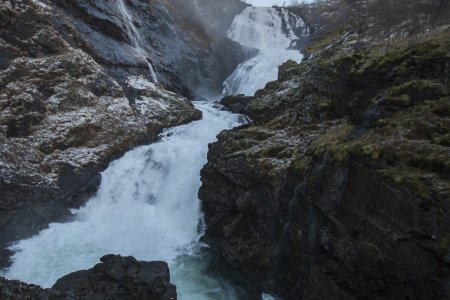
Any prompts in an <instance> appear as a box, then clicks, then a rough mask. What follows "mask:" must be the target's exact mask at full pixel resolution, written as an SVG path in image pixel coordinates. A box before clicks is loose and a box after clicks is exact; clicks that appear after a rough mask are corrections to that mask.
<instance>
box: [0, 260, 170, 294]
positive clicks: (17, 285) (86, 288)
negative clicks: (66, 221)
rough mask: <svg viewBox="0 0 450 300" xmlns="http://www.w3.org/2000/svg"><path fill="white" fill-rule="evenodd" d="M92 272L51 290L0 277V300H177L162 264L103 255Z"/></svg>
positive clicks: (64, 279)
mask: <svg viewBox="0 0 450 300" xmlns="http://www.w3.org/2000/svg"><path fill="white" fill-rule="evenodd" d="M100 260H101V263H99V264H97V265H95V266H94V267H93V268H92V269H89V270H83V271H78V272H74V273H71V274H68V275H66V276H64V277H62V278H60V279H59V280H58V281H57V282H56V283H55V285H54V286H53V287H52V288H51V289H43V288H41V287H39V286H36V285H31V284H26V283H22V282H19V281H8V280H5V279H4V278H2V277H0V299H2V300H13V299H14V300H26V299H34V300H63V299H64V300H88V299H95V300H176V299H177V292H176V287H175V286H174V285H173V284H171V283H170V274H169V268H168V266H167V264H166V263H165V262H162V261H151V262H142V261H137V260H136V259H135V258H133V257H131V256H128V257H122V256H119V255H112V254H110V255H105V256H103V257H102V258H101V259H100Z"/></svg>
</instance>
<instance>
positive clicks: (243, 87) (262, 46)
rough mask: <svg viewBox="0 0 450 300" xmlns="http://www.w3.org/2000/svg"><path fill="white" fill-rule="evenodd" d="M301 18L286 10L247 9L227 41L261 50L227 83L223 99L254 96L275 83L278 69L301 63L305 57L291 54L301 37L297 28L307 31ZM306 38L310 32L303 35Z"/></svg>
mask: <svg viewBox="0 0 450 300" xmlns="http://www.w3.org/2000/svg"><path fill="white" fill-rule="evenodd" d="M304 27H305V26H304V23H303V21H302V20H301V19H300V17H298V16H296V15H294V14H292V13H290V12H289V11H287V10H285V9H281V8H280V9H275V8H266V7H247V8H246V9H244V10H243V11H242V13H241V14H240V15H238V16H236V17H235V18H234V20H233V23H232V24H231V27H230V29H229V31H228V37H229V38H230V39H232V40H234V41H236V42H238V43H240V44H241V45H243V46H246V47H252V48H256V49H258V50H259V53H258V54H257V55H256V56H255V57H253V58H252V59H250V60H248V61H246V62H244V63H242V64H241V65H239V66H238V67H237V68H236V70H235V71H234V72H233V74H231V75H230V77H228V78H227V80H226V81H225V83H224V92H223V93H224V95H237V94H244V95H248V96H252V95H253V94H254V93H255V92H256V91H257V90H258V89H261V88H264V86H265V85H266V83H267V82H269V81H272V80H276V79H277V77H278V67H279V66H280V65H281V64H282V63H284V62H286V61H287V60H289V59H292V60H295V61H297V62H300V61H301V60H302V58H303V55H302V54H301V53H300V51H298V50H290V48H291V47H293V46H294V44H295V43H296V42H297V40H298V39H299V37H298V36H297V35H296V33H295V32H294V29H295V28H304ZM301 34H302V35H303V34H304V35H306V34H307V32H306V31H304V32H302V33H301Z"/></svg>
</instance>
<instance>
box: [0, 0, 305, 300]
mask: <svg viewBox="0 0 450 300" xmlns="http://www.w3.org/2000/svg"><path fill="white" fill-rule="evenodd" d="M121 1H122V0H120V3H122V4H123V2H121ZM122 6H123V5H122ZM125 12H126V11H125ZM283 24H284V25H283ZM302 24H303V23H302V21H301V19H299V18H298V17H293V15H292V14H290V13H288V12H286V11H277V10H276V9H271V8H247V9H245V10H244V11H243V12H242V13H241V14H240V15H239V16H237V17H236V18H235V20H234V21H233V24H232V26H231V28H230V31H229V36H230V37H231V38H233V39H234V40H236V41H238V42H240V43H241V44H242V45H244V46H250V47H256V48H258V49H259V54H258V55H257V56H255V57H253V58H252V59H250V60H248V61H247V62H244V63H243V64H241V65H240V66H239V67H238V68H237V69H236V70H235V72H234V73H233V74H232V75H231V76H230V77H229V78H228V79H227V81H226V82H225V84H224V85H225V89H226V90H227V93H228V94H238V93H244V94H247V95H253V94H254V93H255V91H256V90H257V89H259V88H262V87H264V85H265V84H266V83H267V82H268V81H270V80H274V79H276V78H277V73H278V66H279V65H280V64H282V63H283V62H285V61H286V60H288V59H295V60H297V61H300V60H301V58H302V55H301V54H300V52H299V51H298V50H293V49H290V46H291V45H292V44H293V42H295V40H296V39H297V36H296V35H295V34H294V31H293V28H294V27H295V26H297V27H298V26H301V25H302ZM130 26H131V25H130ZM131 29H133V28H131ZM132 33H133V30H132ZM136 45H137V46H138V47H139V46H140V45H139V43H138V42H136ZM153 80H154V81H156V78H153ZM195 106H196V107H197V108H198V109H200V110H201V111H202V112H203V119H202V120H199V121H195V122H192V123H190V124H186V125H182V126H178V127H176V128H172V129H169V130H167V131H165V132H164V133H163V134H162V138H161V140H160V141H159V142H157V143H155V144H152V145H147V146H141V147H138V148H136V149H134V150H131V151H129V152H128V153H126V154H125V155H124V156H123V157H122V158H120V159H118V160H116V161H114V162H112V163H111V164H110V166H109V167H108V169H106V170H105V171H104V172H103V173H102V181H101V185H100V187H99V190H98V192H97V194H96V196H94V197H92V198H91V199H90V200H89V201H88V202H87V203H86V205H85V206H84V207H82V208H80V209H78V210H74V211H73V213H74V218H73V220H72V221H71V222H69V223H53V224H50V226H49V228H48V229H46V230H43V231H41V232H40V233H39V234H37V235H36V236H34V237H32V238H30V239H26V240H21V241H18V242H17V243H15V244H14V245H13V246H12V247H11V249H12V250H13V251H14V252H15V254H14V256H13V261H12V265H11V267H10V268H8V269H6V270H3V271H2V274H3V275H4V276H6V277H7V278H10V279H19V280H22V281H25V282H28V283H35V284H39V285H42V286H44V287H51V286H52V285H53V284H54V283H55V281H56V280H57V279H58V278H59V277H61V276H63V275H66V274H68V273H70V272H73V271H77V270H80V269H87V268H91V267H92V266H93V265H94V264H96V263H98V261H99V258H100V257H101V256H103V255H105V254H109V253H113V254H120V255H132V256H134V257H136V258H137V259H138V260H147V261H148V260H163V261H166V262H168V264H169V267H170V271H171V279H172V282H173V283H174V284H175V285H176V286H177V292H178V297H179V299H182V300H183V299H184V300H202V299H205V300H206V299H220V300H234V299H254V298H255V295H254V294H249V293H250V292H248V291H246V290H245V288H244V287H242V286H241V285H240V284H239V283H236V282H237V281H239V280H237V279H231V278H230V277H233V278H234V275H232V274H231V273H227V271H224V270H221V269H220V266H218V265H220V264H219V263H215V264H213V263H210V261H209V259H210V258H209V256H208V254H207V251H205V250H204V249H205V248H206V246H205V245H202V244H201V243H200V242H199V238H200V236H201V230H199V228H201V226H200V225H199V224H202V222H201V219H202V214H201V210H200V203H199V200H198V197H197V192H198V190H199V187H200V185H201V182H200V170H201V168H202V166H203V165H204V164H205V163H206V157H207V151H208V144H209V143H211V142H214V141H215V140H216V136H217V134H219V133H220V132H221V131H222V130H225V129H231V128H233V127H236V126H238V125H241V124H243V123H244V122H245V121H244V118H243V117H242V116H239V115H236V114H232V113H229V112H226V111H223V110H221V109H220V108H219V107H218V106H217V104H215V103H214V102H213V101H211V102H195ZM262 297H263V298H264V299H272V298H271V296H269V295H266V294H263V295H262Z"/></svg>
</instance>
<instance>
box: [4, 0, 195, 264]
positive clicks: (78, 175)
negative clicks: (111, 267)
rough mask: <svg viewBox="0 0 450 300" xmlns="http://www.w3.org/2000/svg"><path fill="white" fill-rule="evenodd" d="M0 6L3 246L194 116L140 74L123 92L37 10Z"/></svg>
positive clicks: (26, 4) (31, 5)
mask: <svg viewBox="0 0 450 300" xmlns="http://www.w3.org/2000/svg"><path fill="white" fill-rule="evenodd" d="M1 3H2V4H1V6H0V62H1V63H0V228H1V230H0V247H2V248H3V247H4V246H5V245H6V244H7V243H9V242H12V241H15V240H17V239H21V238H24V237H27V236H29V235H30V234H35V233H36V232H37V231H39V230H41V229H43V228H45V226H47V224H48V223H49V222H53V221H58V220H61V219H64V218H67V217H68V216H69V215H70V213H69V211H68V208H69V207H76V206H77V205H79V204H80V203H81V201H82V200H83V199H84V197H83V196H84V195H83V194H88V193H90V192H92V191H94V190H95V189H96V187H97V185H98V183H99V179H100V175H99V172H100V171H102V170H104V169H105V168H106V166H107V164H108V163H109V162H110V161H111V160H112V159H114V158H116V157H118V156H119V155H121V154H123V153H124V152H125V151H128V150H129V149H131V148H132V147H134V146H137V145H140V144H143V143H148V142H152V141H154V140H156V139H157V138H158V134H159V133H160V132H161V131H162V130H163V129H164V128H167V127H170V126H175V125H179V124H182V123H186V122H189V121H192V120H195V119H198V118H200V117H201V114H200V112H199V111H197V110H196V109H195V108H194V107H193V105H192V104H191V103H190V102H189V101H188V99H186V98H184V97H182V96H179V95H177V94H174V93H172V92H168V91H165V90H163V89H161V88H160V87H157V86H155V85H153V84H152V83H150V82H149V81H148V80H146V79H145V78H144V77H142V76H134V77H133V76H131V77H128V79H127V81H126V82H124V83H123V85H124V88H123V87H122V86H121V85H119V84H118V83H117V81H116V80H114V78H113V77H111V76H109V75H108V74H107V72H105V71H104V69H103V68H102V67H101V65H99V64H98V63H96V61H95V60H94V59H93V58H92V57H91V56H90V55H89V54H87V53H86V52H84V51H83V50H81V49H78V48H74V47H73V46H71V45H70V43H69V42H68V41H67V40H66V38H65V36H64V35H62V34H61V33H60V32H59V31H58V28H57V27H55V26H54V24H53V23H52V22H51V20H52V18H54V17H55V15H54V14H53V12H52V10H51V9H50V8H49V7H48V6H46V5H45V4H43V3H42V2H39V1H31V0H20V1H6V0H3V1H1ZM127 96H128V97H127ZM2 254H3V253H2ZM6 261H7V257H5V256H3V255H2V259H1V262H2V263H4V262H6Z"/></svg>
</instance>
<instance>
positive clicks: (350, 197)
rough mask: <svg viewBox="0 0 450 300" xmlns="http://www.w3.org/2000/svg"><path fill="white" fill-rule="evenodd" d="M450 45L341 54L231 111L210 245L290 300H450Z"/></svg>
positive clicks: (210, 204)
mask: <svg viewBox="0 0 450 300" xmlns="http://www.w3.org/2000/svg"><path fill="white" fill-rule="evenodd" d="M449 41H450V39H449V33H448V32H441V33H439V34H435V35H434V36H430V37H428V36H427V37H424V38H422V39H421V40H420V39H419V42H415V43H414V45H413V46H411V44H410V45H406V44H405V45H397V46H396V47H390V48H389V49H383V48H381V47H380V48H379V47H377V46H376V45H371V46H370V47H368V48H367V49H364V51H358V52H357V53H353V52H352V51H348V50H349V47H347V46H346V47H341V46H340V45H339V46H337V47H336V48H334V49H331V50H330V52H329V53H327V54H326V55H321V54H320V53H319V54H318V55H317V56H316V57H315V58H314V59H313V60H309V61H306V62H304V63H302V64H296V63H294V62H288V63H286V64H285V65H283V66H282V67H281V68H280V74H279V80H277V81H274V82H272V83H269V84H268V86H267V87H266V88H265V89H263V90H260V91H258V92H257V93H256V95H255V97H254V98H253V99H250V100H249V101H242V98H241V97H235V98H230V99H227V100H225V101H224V102H223V103H224V104H225V105H229V106H230V107H232V110H235V109H236V105H238V106H239V107H238V110H239V111H245V112H247V113H248V114H249V115H250V116H251V117H252V119H253V121H254V123H253V124H252V125H251V126H247V127H244V128H239V129H234V130H230V131H226V132H222V133H221V134H220V135H219V140H218V142H216V143H214V144H212V145H210V148H209V150H210V151H209V154H208V164H207V165H206V166H205V167H204V168H203V170H202V172H201V175H202V183H203V185H202V187H201V189H200V192H199V197H200V199H201V200H202V205H203V210H204V212H205V221H206V225H207V229H206V233H205V236H204V237H203V239H204V241H206V242H207V243H209V244H210V245H211V246H212V247H213V248H214V249H215V250H216V251H217V252H218V253H220V254H221V255H222V256H223V258H224V259H226V260H227V261H228V262H229V263H231V264H232V265H233V266H234V267H236V268H238V269H239V270H241V271H242V272H243V273H244V274H246V275H247V276H248V277H249V278H251V279H252V280H253V282H255V283H256V284H257V285H258V286H259V287H260V288H261V289H263V290H266V291H271V292H273V293H274V294H277V295H280V296H281V297H282V298H283V299H402V298H408V299H447V298H449V297H450V290H449V288H448V287H449V286H450V281H449V278H450V276H449V274H450V273H449V272H450V264H449V262H448V257H449V253H450V243H449V241H450V239H449V237H450V221H449V220H450V209H449V208H450V207H449V204H450V178H449V177H448V174H450V169H449V163H448V162H449V161H450V151H449V144H448V137H449V132H450V123H449V117H450V114H449V110H448V108H449V103H450V101H449V100H450V98H449V90H450V85H449V81H448V72H449V67H450V44H449Z"/></svg>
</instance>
